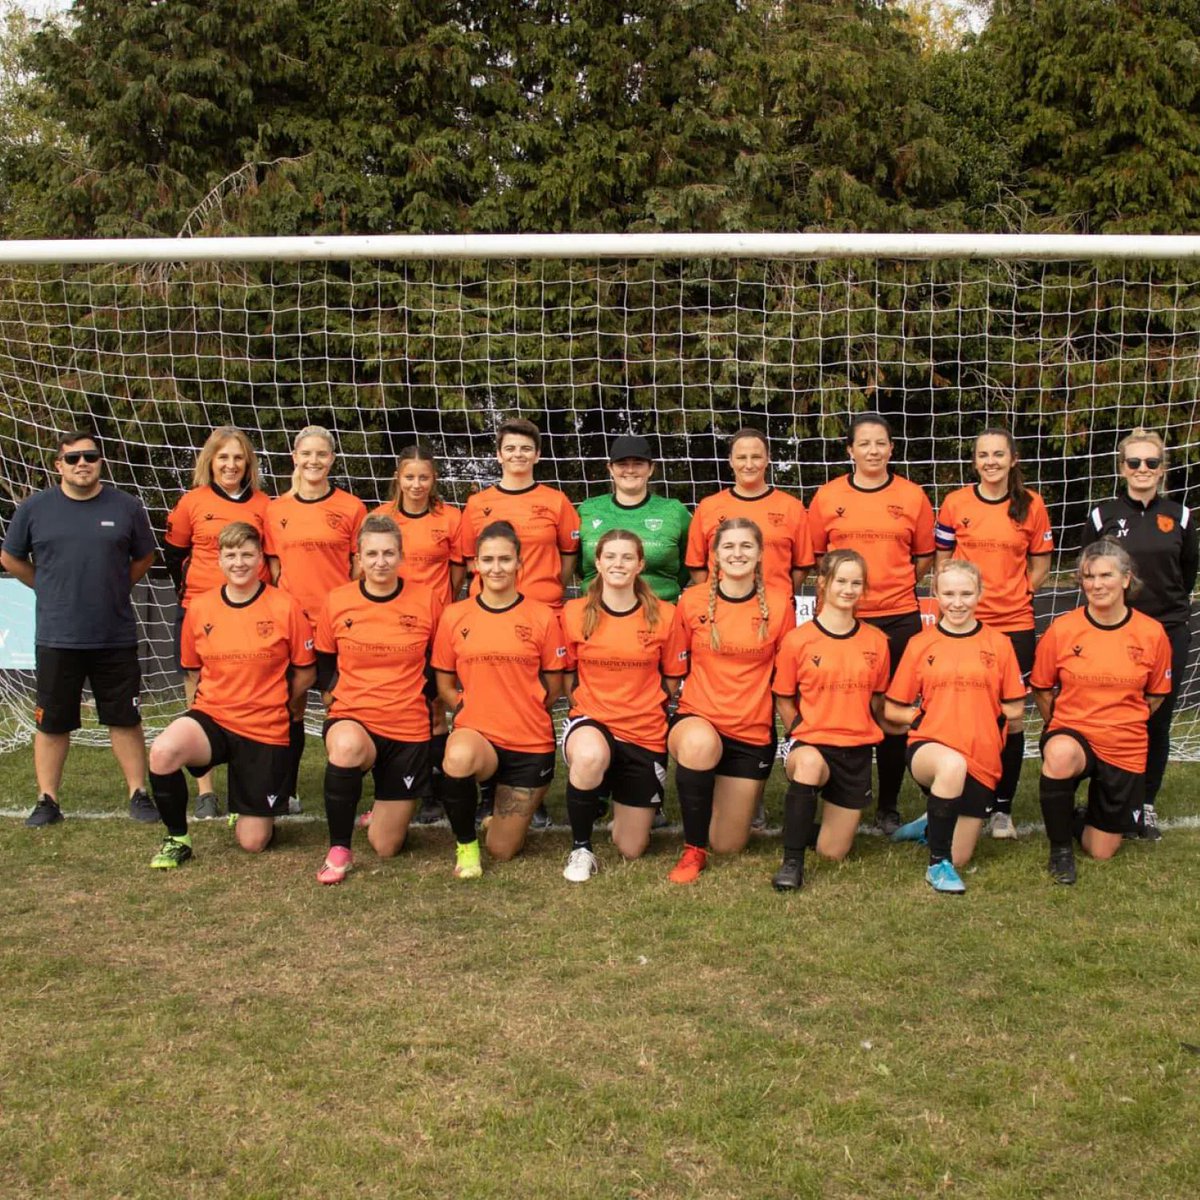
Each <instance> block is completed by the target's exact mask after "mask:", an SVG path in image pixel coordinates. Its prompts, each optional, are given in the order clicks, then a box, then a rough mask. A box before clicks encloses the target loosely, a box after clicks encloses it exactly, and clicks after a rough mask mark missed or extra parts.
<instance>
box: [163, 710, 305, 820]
mask: <svg viewBox="0 0 1200 1200" xmlns="http://www.w3.org/2000/svg"><path fill="white" fill-rule="evenodd" d="M183 715H184V716H185V717H190V718H191V719H192V720H193V721H195V722H196V724H197V725H199V726H200V728H201V729H203V730H204V736H205V737H206V738H208V744H209V746H210V747H211V748H212V758H211V759H210V760H209V761H208V762H207V763H204V764H203V765H201V766H198V767H188V770H189V771H190V772H191V773H192V774H193V775H195V776H197V777H199V776H201V775H206V774H207V773H208V772H209V771H211V770H212V768H213V767H219V766H221V764H222V763H228V764H229V779H228V785H227V786H228V792H229V811H230V812H231V813H237V814H238V815H239V816H243V817H286V816H287V811H288V780H289V779H290V777H291V765H292V752H291V750H290V748H289V747H288V746H286V745H283V746H273V745H271V744H269V743H268V742H256V741H254V740H253V739H252V738H248V737H242V735H241V734H240V733H234V732H233V731H232V730H229V729H226V728H225V726H224V725H220V724H218V723H217V722H216V721H214V720H213V719H212V717H210V716H209V715H208V713H204V712H197V711H196V709H194V708H191V709H188V711H187V712H185V713H184V714H183Z"/></svg>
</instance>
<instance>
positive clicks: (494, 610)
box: [475, 592, 525, 613]
mask: <svg viewBox="0 0 1200 1200" xmlns="http://www.w3.org/2000/svg"><path fill="white" fill-rule="evenodd" d="M524 599H525V597H524V596H522V595H521V593H520V592H518V593H517V598H516V599H515V600H514V601H513V602H512V603H511V604H506V605H505V606H504V607H503V608H492V606H491V605H490V604H484V602H483V596H481V595H479V596H476V597H475V603H476V604H478V605H479V607H480V608H482V609H483V611H484V612H485V613H506V612H512V610H513V609H514V608H516V607H517V605H518V604H520V603H521V602H522V601H523V600H524Z"/></svg>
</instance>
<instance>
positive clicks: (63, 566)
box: [0, 430, 158, 828]
mask: <svg viewBox="0 0 1200 1200" xmlns="http://www.w3.org/2000/svg"><path fill="white" fill-rule="evenodd" d="M101 462H102V454H101V451H100V443H99V442H98V441H97V439H96V438H95V437H94V436H93V435H92V434H91V433H88V432H86V431H84V430H72V431H71V432H70V433H64V434H63V435H62V436H61V437H60V438H59V442H58V456H57V457H56V458H55V460H54V465H55V467H57V469H58V474H59V477H60V483H59V485H58V486H57V487H52V488H47V489H46V491H44V492H37V493H35V494H34V495H32V496H30V497H29V498H28V499H27V500H25V501H23V502H22V503H21V504H20V506H19V507H18V508H17V511H16V512H15V513H14V514H13V519H12V521H11V522H10V523H9V526H8V530H7V533H6V534H5V537H4V548H3V550H0V565H2V566H3V567H4V569H5V570H6V571H7V572H8V573H9V574H10V575H13V576H14V577H15V578H17V579H19V580H20V581H21V582H22V583H23V584H25V585H26V586H27V587H31V588H33V591H34V595H35V598H36V599H35V617H34V619H35V636H34V641H35V643H36V661H37V713H36V725H37V731H36V733H35V734H34V738H33V763H34V770H35V772H36V774H37V784H38V793H39V795H38V801H37V805H36V806H35V807H34V809H33V811H32V812H31V813H30V814H29V817H28V819H27V820H26V821H25V824H26V825H29V826H31V827H33V828H37V827H39V826H43V825H53V824H55V823H56V822H58V821H61V820H62V819H63V816H62V809H61V808H60V807H59V802H58V789H59V785H60V784H61V783H62V773H63V766H64V764H65V763H66V760H67V750H68V749H69V747H70V744H71V732H72V731H73V730H75V729H78V728H79V725H80V702H81V700H82V697H83V686H84V683H85V682H90V683H91V687H92V695H93V696H94V698H95V701H96V717H97V719H98V720H99V721H100V723H101V724H102V725H107V726H108V727H109V737H110V739H111V741H112V748H113V754H114V755H116V759H117V762H118V763H119V764H120V767H121V771H122V773H123V774H124V776H125V782H126V784H127V785H128V790H129V815H130V816H131V817H133V818H134V819H135V820H139V821H146V822H150V821H157V820H158V813H157V811H156V809H155V807H154V803H153V801H151V799H150V798H149V796H148V795H147V794H146V792H145V790H144V788H143V783H144V780H145V777H146V743H145V740H144V738H143V736H142V717H141V712H140V711H139V708H138V692H139V690H140V688H141V664H140V663H139V661H138V647H137V621H136V618H135V617H134V613H133V602H132V600H131V598H130V591H131V589H132V587H133V585H134V584H135V583H137V581H138V580H139V579H141V578H142V576H143V575H145V574H146V572H147V571H148V570H149V569H150V564H151V563H152V562H153V561H154V534H153V532H152V530H151V528H150V519H149V518H148V517H147V515H146V509H145V508H144V506H143V505H142V502H141V501H140V500H138V499H137V498H136V497H134V496H130V495H127V494H126V493H125V492H121V491H118V490H117V489H116V488H114V487H112V486H110V485H106V484H103V483H101V482H100V466H101Z"/></svg>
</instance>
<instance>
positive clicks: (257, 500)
mask: <svg viewBox="0 0 1200 1200" xmlns="http://www.w3.org/2000/svg"><path fill="white" fill-rule="evenodd" d="M270 503H271V501H270V500H269V499H268V497H267V496H266V494H265V493H263V492H245V493H243V495H242V497H241V499H240V500H233V499H231V498H230V497H229V496H227V495H226V494H225V493H224V492H223V491H221V489H220V488H218V487H217V486H216V485H215V484H210V485H209V486H208V487H198V488H193V489H192V490H191V491H190V492H185V493H184V494H183V496H181V497H180V500H179V503H178V504H176V505H175V507H174V508H173V509H172V510H171V515H170V516H169V517H167V536H166V542H167V545H169V546H175V547H177V548H178V549H180V550H191V555H190V557H189V558H188V560H187V562H186V564H185V565H184V577H183V579H184V583H183V601H182V603H183V607H184V608H187V606H188V605H189V604H191V602H192V601H193V600H194V599H195V598H196V597H197V596H199V595H200V593H201V592H209V591H212V589H213V588H216V587H220V586H221V584H223V583H224V582H225V576H224V575H222V574H221V565H220V562H219V560H218V558H219V555H220V549H219V548H218V546H217V538H219V537H220V536H221V530H222V529H224V528H225V526H226V525H232V524H233V523H234V522H235V521H245V522H246V524H247V525H253V526H254V528H255V529H257V530H258V532H259V533H260V534H261V535H262V537H263V553H264V554H271V553H272V550H271V549H270V546H269V539H268V538H267V536H266V528H267V507H268V506H269V505H270ZM259 578H260V579H261V580H262V581H263V582H264V583H268V582H270V579H271V576H270V573H269V572H268V570H267V564H266V563H265V562H264V563H263V569H262V573H261V574H260V576H259Z"/></svg>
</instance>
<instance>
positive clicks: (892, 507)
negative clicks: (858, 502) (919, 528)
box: [887, 504, 966, 525]
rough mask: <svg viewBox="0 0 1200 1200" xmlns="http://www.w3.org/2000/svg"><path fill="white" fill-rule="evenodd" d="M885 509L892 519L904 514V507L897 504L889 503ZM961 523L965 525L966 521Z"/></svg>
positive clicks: (896, 519)
mask: <svg viewBox="0 0 1200 1200" xmlns="http://www.w3.org/2000/svg"><path fill="white" fill-rule="evenodd" d="M887 510H888V516H889V517H891V518H892V520H893V521H898V520H900V518H901V517H902V516H904V509H903V508H902V507H901V506H900V505H899V504H889V505H888V506H887ZM963 524H964V525H965V524H966V522H965V521H964V522H963Z"/></svg>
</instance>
